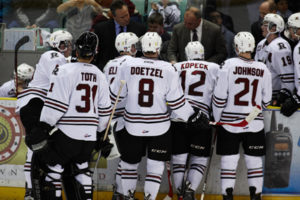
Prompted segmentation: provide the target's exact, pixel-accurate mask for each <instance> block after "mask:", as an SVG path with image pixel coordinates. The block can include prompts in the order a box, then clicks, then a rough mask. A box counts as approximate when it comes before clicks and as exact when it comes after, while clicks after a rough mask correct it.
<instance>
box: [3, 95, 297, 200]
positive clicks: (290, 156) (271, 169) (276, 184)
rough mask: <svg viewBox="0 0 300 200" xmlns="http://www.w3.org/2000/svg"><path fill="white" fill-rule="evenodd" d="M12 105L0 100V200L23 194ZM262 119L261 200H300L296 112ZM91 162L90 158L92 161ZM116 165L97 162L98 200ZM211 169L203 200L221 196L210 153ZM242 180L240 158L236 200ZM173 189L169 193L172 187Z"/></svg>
mask: <svg viewBox="0 0 300 200" xmlns="http://www.w3.org/2000/svg"><path fill="white" fill-rule="evenodd" d="M15 103H16V100H15V99H13V98H4V99H3V98H0V200H2V199H5V200H10V199H22V198H23V195H24V189H23V188H24V185H25V179H24V173H23V165H24V163H25V156H26V151H27V149H26V146H25V143H24V135H25V132H24V128H23V127H22V125H21V122H20V119H19V116H18V115H17V114H15V113H14V109H15ZM263 114H264V117H265V120H264V121H265V131H266V135H267V140H268V142H267V143H268V149H269V152H268V155H267V156H266V159H265V162H266V170H267V171H266V172H265V187H264V189H263V193H264V198H263V199H300V181H299V180H300V168H299V166H300V152H299V151H300V150H299V146H300V140H299V136H300V134H299V132H300V130H299V128H298V127H299V123H300V120H299V119H300V112H299V111H298V112H296V113H295V114H293V115H292V116H291V117H289V118H287V117H284V116H283V115H281V114H280V112H279V110H278V109H277V108H270V109H268V110H265V111H264V112H263ZM271 122H272V123H271ZM95 158H96V157H95V156H94V160H95ZM94 163H95V162H94V161H93V162H91V168H93V166H94ZM117 164H118V159H114V160H110V161H106V160H104V159H102V160H101V161H100V163H99V165H98V168H97V172H96V174H95V176H94V183H95V186H96V188H97V189H98V191H102V192H101V193H99V192H98V193H97V194H98V199H110V197H111V191H112V184H113V183H114V173H115V171H116V168H117ZM211 166H212V168H211V169H210V172H209V177H208V183H207V189H206V191H207V195H206V197H205V199H221V195H218V194H220V191H221V183H220V177H219V174H220V157H219V156H218V155H215V153H214V155H213V159H212V165H211ZM138 173H139V176H138V185H137V192H138V197H139V195H142V194H141V193H139V192H142V188H143V183H144V175H145V173H146V172H145V159H143V161H142V163H141V164H140V166H139V172H138ZM246 176H247V169H246V168H245V164H244V159H243V156H241V159H240V161H239V167H238V170H237V184H236V187H235V189H234V194H236V195H238V196H239V198H238V199H249V197H248V196H244V195H248V183H247V177H246ZM201 189H202V183H201V185H200V187H199V189H198V191H197V192H198V193H201ZM168 190H169V186H168V182H167V177H166V173H164V177H163V180H162V184H161V187H160V195H159V197H158V199H163V198H164V197H165V194H166V193H168ZM173 190H174V191H175V188H174V189H173ZM103 191H104V192H103ZM95 195H96V193H95ZM298 196H299V197H298ZM94 199H97V198H94ZM140 199H142V196H140ZM174 199H175V197H174ZM198 199H199V198H198Z"/></svg>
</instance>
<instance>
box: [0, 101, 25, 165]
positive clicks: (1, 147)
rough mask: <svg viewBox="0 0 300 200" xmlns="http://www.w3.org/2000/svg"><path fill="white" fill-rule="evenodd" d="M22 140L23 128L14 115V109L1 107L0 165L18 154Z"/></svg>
mask: <svg viewBox="0 0 300 200" xmlns="http://www.w3.org/2000/svg"><path fill="white" fill-rule="evenodd" d="M21 139H22V127H21V125H20V122H19V120H18V119H17V118H16V116H15V115H14V108H7V107H3V106H0V164H2V163H4V162H6V161H7V160H8V159H10V158H11V157H12V156H13V155H14V154H15V153H16V152H17V150H18V148H19V146H20V144H21Z"/></svg>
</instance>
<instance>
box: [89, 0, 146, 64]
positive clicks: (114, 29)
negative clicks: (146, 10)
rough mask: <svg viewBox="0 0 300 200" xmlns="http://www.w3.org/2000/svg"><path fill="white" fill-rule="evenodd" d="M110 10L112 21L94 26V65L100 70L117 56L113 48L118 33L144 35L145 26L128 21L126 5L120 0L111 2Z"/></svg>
mask: <svg viewBox="0 0 300 200" xmlns="http://www.w3.org/2000/svg"><path fill="white" fill-rule="evenodd" d="M110 10H111V13H112V15H113V19H110V20H108V21H104V22H100V23H99V24H96V25H95V29H94V30H95V31H94V32H95V33H96V34H97V36H98V38H99V48H98V54H97V56H96V60H95V63H94V64H96V65H97V66H98V67H99V69H101V70H102V69H103V67H104V66H105V64H106V63H107V62H108V61H109V60H111V59H114V58H115V57H117V56H119V53H118V52H117V50H116V48H115V39H116V36H117V35H118V34H119V33H120V32H133V33H135V34H136V35H137V36H138V37H140V36H142V35H144V34H145V33H146V27H145V26H143V25H142V24H139V23H137V22H134V21H130V15H129V12H128V7H127V4H126V3H125V2H123V1H122V0H115V1H113V2H112V4H111V6H110Z"/></svg>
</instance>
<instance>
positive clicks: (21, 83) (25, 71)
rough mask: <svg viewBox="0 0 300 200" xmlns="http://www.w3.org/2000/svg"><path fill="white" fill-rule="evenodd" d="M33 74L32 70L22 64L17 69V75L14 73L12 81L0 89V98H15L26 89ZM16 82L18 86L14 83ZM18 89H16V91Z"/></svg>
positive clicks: (30, 67)
mask: <svg viewBox="0 0 300 200" xmlns="http://www.w3.org/2000/svg"><path fill="white" fill-rule="evenodd" d="M33 73H34V68H33V67H32V66H30V65H28V64H26V63H22V64H20V65H19V66H18V68H17V75H16V73H15V72H14V76H13V79H12V80H9V81H7V82H5V83H3V85H1V87H0V97H17V93H20V92H22V91H23V90H24V89H26V88H27V87H28V83H29V81H31V79H32V76H33ZM16 82H18V84H17V83H16ZM16 88H18V89H16Z"/></svg>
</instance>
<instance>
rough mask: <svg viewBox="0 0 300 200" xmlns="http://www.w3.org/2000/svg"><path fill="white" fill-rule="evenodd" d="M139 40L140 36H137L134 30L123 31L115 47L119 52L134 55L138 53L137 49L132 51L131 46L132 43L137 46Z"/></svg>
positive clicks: (118, 36)
mask: <svg viewBox="0 0 300 200" xmlns="http://www.w3.org/2000/svg"><path fill="white" fill-rule="evenodd" d="M138 42H139V38H138V37H137V36H136V34H134V33H132V32H122V33H120V34H119V35H117V37H116V40H115V47H116V49H117V50H118V52H129V53H130V54H132V55H133V54H135V53H136V51H135V52H134V53H133V52H131V47H132V45H134V46H135V47H136V44H137V43H138Z"/></svg>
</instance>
